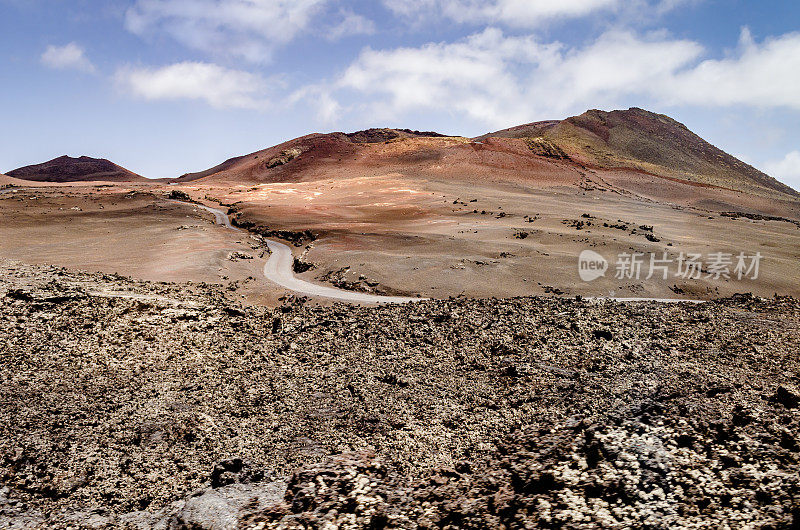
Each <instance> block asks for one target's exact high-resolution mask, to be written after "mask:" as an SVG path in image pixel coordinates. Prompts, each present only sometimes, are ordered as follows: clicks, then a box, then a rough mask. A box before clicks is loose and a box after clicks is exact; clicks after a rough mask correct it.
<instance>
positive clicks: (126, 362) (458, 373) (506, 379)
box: [0, 262, 800, 528]
mask: <svg viewBox="0 0 800 530" xmlns="http://www.w3.org/2000/svg"><path fill="white" fill-rule="evenodd" d="M96 292H101V293H105V294H104V295H103V296H96V295H93V294H92V293H96ZM109 293H116V295H110V294H109ZM123 294H124V296H122V295H123ZM0 299H2V304H0V403H2V407H0V415H2V416H1V418H2V421H0V458H1V459H2V460H0V461H1V462H2V468H0V483H1V484H2V486H3V487H0V526H6V527H7V526H12V527H14V525H17V526H22V525H28V526H29V527H35V528H66V527H99V528H103V527H115V528H118V527H125V526H130V527H137V526H138V527H140V528H141V527H142V526H140V525H145V527H149V526H154V525H156V526H157V525H159V524H160V525H163V526H161V527H163V528H201V527H202V528H211V527H213V526H212V525H218V526H217V527H219V525H224V524H241V525H242V527H246V528H250V527H253V528H272V527H275V528H307V527H322V526H323V525H324V524H325V523H326V522H328V523H330V524H336V525H348V524H349V525H354V527H366V528H379V527H387V526H388V527H401V528H414V527H424V528H442V527H444V528H465V527H470V528H486V527H497V526H503V525H505V526H509V527H520V526H534V525H538V526H544V527H564V526H567V527H574V528H584V527H593V526H599V525H605V526H609V527H614V526H644V527H650V528H671V527H677V526H687V525H695V524H702V525H713V526H716V525H718V524H728V525H730V526H745V525H753V526H760V527H764V528H790V527H793V526H792V525H795V526H796V525H797V523H798V521H800V514H798V512H797V506H798V505H799V504H800V484H798V476H799V475H798V471H799V469H798V464H799V461H798V458H800V453H799V452H798V451H800V447H798V438H797V433H798V428H800V425H798V415H797V410H798V409H797V407H798V405H799V404H800V394H799V393H798V390H797V385H798V384H799V383H800V365H799V364H798V355H797V352H798V349H799V348H800V332H799V331H798V324H800V306H799V305H798V302H797V300H795V299H787V298H778V299H769V300H767V299H754V298H751V297H737V298H735V299H728V300H720V301H716V302H709V303H707V304H672V305H662V304H658V303H637V304H621V303H613V302H599V301H588V300H574V299H573V300H566V299H558V298H519V299H509V300H483V301H482V300H454V301H442V302H440V301H429V302H421V303H417V304H412V305H406V306H393V307H381V308H358V307H352V306H334V307H328V308H325V307H306V306H304V305H303V304H301V303H298V301H294V302H290V303H287V304H285V305H282V306H280V307H278V308H275V309H259V308H250V309H244V308H241V307H238V306H237V305H234V304H232V303H231V301H230V300H228V299H227V298H226V295H225V293H224V292H223V290H222V289H220V288H218V287H213V286H199V285H197V284H193V285H186V284H162V283H143V282H137V281H132V280H129V279H126V278H124V277H118V276H108V275H101V274H76V273H72V272H69V271H67V270H64V269H60V268H55V267H44V268H42V267H31V266H28V265H24V264H21V263H19V262H4V263H3V266H2V270H0ZM342 453H345V454H347V455H349V456H339V457H335V458H334V459H333V460H330V459H328V457H329V456H330V455H336V454H342ZM193 491H194V492H195V493H193V494H191V495H190V493H192V492H193Z"/></svg>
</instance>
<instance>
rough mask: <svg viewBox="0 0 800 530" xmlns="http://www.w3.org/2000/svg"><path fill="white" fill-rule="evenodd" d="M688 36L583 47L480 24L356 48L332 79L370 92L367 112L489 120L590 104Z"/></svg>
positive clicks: (622, 36)
mask: <svg viewBox="0 0 800 530" xmlns="http://www.w3.org/2000/svg"><path fill="white" fill-rule="evenodd" d="M700 53H701V48H700V47H699V46H698V45H697V44H695V43H692V42H689V41H681V40H677V41H670V40H667V39H665V38H663V37H658V36H656V37H650V38H637V37H635V36H633V35H632V34H629V33H616V32H615V33H608V34H606V35H604V36H603V37H601V38H600V39H599V40H597V41H596V42H595V43H594V44H592V45H591V46H589V47H586V48H583V49H569V48H567V47H565V46H564V45H562V44H560V43H545V44H542V43H539V42H538V41H537V40H536V39H535V38H534V37H531V36H525V37H507V36H505V35H503V33H502V32H501V31H500V30H497V29H492V28H490V29H487V30H485V31H483V32H481V33H478V34H475V35H472V36H470V37H468V38H466V39H464V40H462V41H459V42H456V43H450V44H447V43H439V44H427V45H425V46H422V47H419V48H398V49H394V50H385V51H376V50H372V49H366V50H364V51H363V52H362V53H361V55H360V56H359V58H358V59H357V60H356V61H355V62H354V63H353V64H352V65H350V67H349V68H348V69H347V70H346V71H345V72H344V74H343V75H342V76H341V78H340V79H339V80H338V82H337V84H336V87H335V88H336V89H338V90H354V91H357V92H360V93H362V94H366V95H370V96H372V100H371V101H368V103H369V104H371V108H370V109H369V112H370V113H379V114H380V115H382V116H383V117H392V116H395V115H397V114H399V113H402V112H407V111H413V110H420V109H430V110H444V111H449V112H456V113H463V114H466V115H468V116H470V117H471V118H473V119H475V120H477V121H480V122H482V123H486V124H489V125H498V126H499V125H506V124H508V125H510V124H517V123H522V122H523V121H525V120H527V119H533V118H535V117H542V116H545V115H551V116H552V115H555V116H558V115H561V114H562V113H563V112H565V111H568V110H571V109H575V108H579V107H581V106H585V107H594V106H598V105H600V104H602V103H603V101H609V100H610V99H613V97H614V96H617V95H619V94H620V93H625V92H630V91H635V90H636V89H640V88H641V87H642V86H645V85H647V84H648V83H651V82H654V81H656V80H657V79H658V78H663V77H667V76H669V74H670V73H671V72H672V71H674V70H675V69H676V68H679V67H680V66H682V65H684V64H686V63H687V62H688V61H691V60H693V59H695V58H697V57H698V56H699V54H700Z"/></svg>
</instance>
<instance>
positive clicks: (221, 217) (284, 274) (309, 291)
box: [176, 201, 425, 304]
mask: <svg viewBox="0 0 800 530" xmlns="http://www.w3.org/2000/svg"><path fill="white" fill-rule="evenodd" d="M176 202H180V203H181V204H188V205H190V206H196V207H197V208H201V209H203V210H205V211H207V212H210V213H212V214H214V217H215V219H216V222H217V224H218V225H222V226H224V227H225V228H227V229H228V230H235V231H237V232H243V230H240V229H238V228H236V227H235V226H233V225H232V224H231V221H230V219H228V215H227V214H226V213H225V212H223V211H222V210H218V209H217V208H212V207H210V206H205V205H204V204H196V203H188V202H182V201H176ZM264 241H266V243H267V246H268V247H269V251H270V253H271V254H270V257H269V259H268V260H267V263H266V264H265V265H264V277H265V278H267V279H268V280H270V281H271V282H273V283H275V284H277V285H280V286H281V287H284V288H286V289H289V290H290V291H295V292H297V293H300V294H304V295H308V296H319V297H322V298H331V299H333V300H342V301H344V302H361V303H368V304H407V303H409V302H419V301H421V300H425V299H424V298H410V297H404V296H380V295H375V294H369V293H359V292H355V291H345V290H343V289H336V288H334V287H327V286H325V285H318V284H316V283H311V282H308V281H305V280H301V279H300V278H298V277H297V276H295V275H294V270H293V269H292V267H293V265H294V257H293V256H292V249H291V248H290V247H289V246H288V245H284V244H283V243H279V242H278V241H273V240H271V239H264Z"/></svg>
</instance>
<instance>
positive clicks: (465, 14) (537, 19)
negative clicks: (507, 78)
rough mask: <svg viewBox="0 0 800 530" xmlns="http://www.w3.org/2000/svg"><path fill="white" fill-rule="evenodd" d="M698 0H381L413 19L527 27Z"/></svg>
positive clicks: (661, 10)
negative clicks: (596, 14) (603, 13)
mask: <svg viewBox="0 0 800 530" xmlns="http://www.w3.org/2000/svg"><path fill="white" fill-rule="evenodd" d="M694 1H699V0H658V1H653V0H559V1H553V0H383V3H384V5H385V6H386V7H387V8H388V9H389V10H391V11H392V12H394V13H395V14H396V15H399V16H401V17H405V18H407V19H410V20H414V21H416V22H418V23H419V22H425V21H430V20H436V19H438V18H441V17H444V18H448V19H450V20H453V21H455V22H457V23H461V24H465V23H473V24H481V23H485V24H490V25H505V26H510V27H517V28H530V27H536V26H540V25H541V24H543V23H545V22H547V21H550V20H553V19H558V18H565V19H566V18H577V17H584V16H587V15H591V14H595V13H602V12H623V11H624V12H634V13H638V14H641V13H643V12H645V10H646V12H648V13H650V14H655V15H659V14H663V13H665V12H667V11H670V10H672V9H675V8H676V7H678V6H679V5H683V4H686V3H688V2H694Z"/></svg>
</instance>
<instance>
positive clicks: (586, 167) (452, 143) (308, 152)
mask: <svg viewBox="0 0 800 530" xmlns="http://www.w3.org/2000/svg"><path fill="white" fill-rule="evenodd" d="M596 171H600V172H601V173H603V175H604V176H606V177H608V176H610V177H612V178H613V177H614V175H626V178H628V177H631V178H639V179H644V180H652V179H653V178H655V179H656V181H659V182H661V184H662V185H664V186H666V185H668V184H670V182H669V181H672V184H673V185H674V184H676V181H677V183H678V184H679V185H684V186H695V187H696V186H701V187H707V188H723V189H726V190H734V191H736V192H745V193H748V194H755V195H758V196H762V197H777V198H780V199H789V200H796V199H797V198H798V197H800V194H798V192H796V191H795V190H793V189H791V188H790V187H788V186H786V185H784V184H781V183H780V182H778V181H777V180H775V179H773V178H772V177H770V176H768V175H766V174H764V173H762V172H760V171H758V170H757V169H755V168H753V167H751V166H749V165H747V164H745V163H744V162H742V161H740V160H738V159H736V158H734V157H733V156H731V155H729V154H727V153H725V152H723V151H721V150H720V149H717V148H716V147H714V146H712V145H711V144H709V143H708V142H706V141H704V140H703V139H702V138H700V137H699V136H697V135H696V134H694V133H692V132H691V131H690V130H689V129H687V128H686V126H684V125H682V124H680V123H678V122H677V121H675V120H673V119H671V118H669V117H667V116H664V115H661V114H655V113H652V112H648V111H646V110H642V109H637V108H633V109H629V110H625V111H613V112H602V111H597V110H590V111H588V112H586V113H584V114H582V115H580V116H576V117H571V118H567V119H565V120H561V121H542V122H536V123H531V124H526V125H521V126H518V127H514V128H511V129H506V130H503V131H499V132H496V133H490V134H487V135H484V136H480V137H478V138H474V139H468V138H464V137H458V136H445V135H442V134H438V133H432V132H419V131H410V130H406V129H369V130H366V131H359V132H355V133H349V134H345V133H340V132H337V133H330V134H310V135H307V136H303V137H300V138H296V139H294V140H290V141H288V142H285V143H283V144H280V145H277V146H274V147H271V148H268V149H264V150H261V151H258V152H255V153H251V154H249V155H245V156H240V157H236V158H231V159H229V160H227V161H225V162H223V163H222V164H219V165H218V166H215V167H213V168H211V169H208V170H205V171H201V172H198V173H189V174H185V175H183V176H182V177H180V178H179V179H177V182H191V181H195V180H198V179H207V180H208V181H209V182H220V183H224V182H248V183H250V182H255V183H273V182H308V181H314V180H320V179H327V178H337V177H338V176H341V175H347V176H348V177H362V176H376V175H385V174H389V173H400V174H403V175H405V176H409V177H420V178H428V179H448V180H453V179H455V180H463V181H467V182H486V181H487V180H490V181H491V180H497V181H501V180H505V181H509V180H511V181H517V182H520V181H522V182H524V183H526V184H534V185H537V184H541V185H552V184H555V185H577V186H581V185H582V182H585V177H586V175H587V172H588V173H592V172H596ZM662 179H663V180H662ZM655 186H656V187H658V183H656V184H655Z"/></svg>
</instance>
